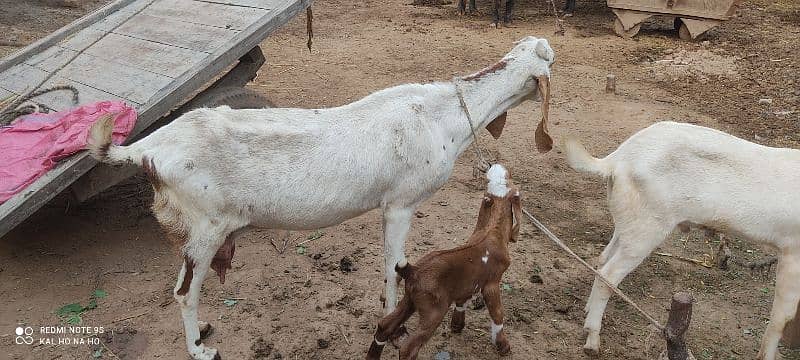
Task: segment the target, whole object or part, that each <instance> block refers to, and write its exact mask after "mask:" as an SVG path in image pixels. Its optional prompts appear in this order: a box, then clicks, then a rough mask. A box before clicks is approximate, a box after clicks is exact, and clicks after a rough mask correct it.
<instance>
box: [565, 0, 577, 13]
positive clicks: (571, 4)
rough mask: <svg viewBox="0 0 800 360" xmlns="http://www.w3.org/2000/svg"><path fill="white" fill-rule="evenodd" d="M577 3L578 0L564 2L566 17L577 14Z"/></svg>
mask: <svg viewBox="0 0 800 360" xmlns="http://www.w3.org/2000/svg"><path fill="white" fill-rule="evenodd" d="M575 1H576V0H566V2H564V14H565V15H566V14H569V15H572V13H573V12H575Z"/></svg>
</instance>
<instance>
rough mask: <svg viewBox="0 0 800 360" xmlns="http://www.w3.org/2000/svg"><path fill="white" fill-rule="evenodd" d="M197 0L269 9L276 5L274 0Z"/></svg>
mask: <svg viewBox="0 0 800 360" xmlns="http://www.w3.org/2000/svg"><path fill="white" fill-rule="evenodd" d="M197 1H202V2H209V3H215V4H223V5H233V6H245V7H254V8H259V9H267V10H269V9H272V8H274V7H275V2H274V1H272V0H197Z"/></svg>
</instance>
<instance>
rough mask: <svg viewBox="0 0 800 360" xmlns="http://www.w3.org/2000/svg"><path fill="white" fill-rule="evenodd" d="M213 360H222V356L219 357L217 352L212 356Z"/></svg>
mask: <svg viewBox="0 0 800 360" xmlns="http://www.w3.org/2000/svg"><path fill="white" fill-rule="evenodd" d="M214 360H222V356H220V355H219V351H217V354H216V355H214Z"/></svg>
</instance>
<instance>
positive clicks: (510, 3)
mask: <svg viewBox="0 0 800 360" xmlns="http://www.w3.org/2000/svg"><path fill="white" fill-rule="evenodd" d="M513 11H514V0H506V15H505V17H504V18H503V22H505V23H506V24H510V23H511V13H512V12H513Z"/></svg>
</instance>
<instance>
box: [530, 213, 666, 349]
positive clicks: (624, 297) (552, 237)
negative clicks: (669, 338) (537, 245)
mask: <svg viewBox="0 0 800 360" xmlns="http://www.w3.org/2000/svg"><path fill="white" fill-rule="evenodd" d="M522 212H523V213H524V214H525V216H527V217H528V219H529V220H530V221H531V222H532V223H533V225H534V226H536V227H537V228H538V229H539V230H541V231H542V232H543V233H544V234H545V235H547V237H548V238H550V240H552V241H553V242H554V243H556V245H558V247H560V248H561V249H562V250H564V251H566V252H567V254H569V255H570V256H572V257H573V258H575V260H578V262H579V263H581V264H583V266H585V267H586V268H587V269H589V270H591V272H593V273H594V275H595V276H597V278H598V279H600V281H602V282H603V283H604V284H606V286H608V287H609V288H610V289H611V291H613V292H614V293H615V294H617V295H618V296H619V297H621V298H622V300H625V302H627V303H628V304H630V305H631V306H633V308H634V309H636V311H638V312H639V313H641V314H642V316H644V317H645V318H646V319H647V320H648V321H650V323H652V324H653V326H655V327H656V328H657V329H658V330H659V331H660V332H661V333H662V334H663V332H664V325H661V323H660V322H658V320H656V319H655V318H654V317H652V316H650V314H648V313H646V312H645V311H644V310H642V308H640V307H639V305H637V304H636V303H635V302H633V300H631V298H629V297H628V296H627V295H625V294H624V293H623V292H622V291H621V290H620V289H618V288H617V287H616V286H614V285H612V284H611V282H610V281H608V279H606V278H605V277H603V275H601V274H600V272H599V271H597V270H595V268H593V267H592V266H591V265H589V263H587V262H586V261H584V260H583V259H581V257H580V256H578V254H576V253H575V252H573V251H572V250H571V249H570V248H569V246H567V245H566V244H564V242H563V241H561V240H560V239H559V238H558V237H557V236H556V235H555V234H553V233H552V232H550V230H549V229H548V228H547V227H546V226H544V224H542V223H541V222H540V221H539V220H537V219H536V218H535V217H533V215H531V214H530V213H529V212H528V209H525V208H522Z"/></svg>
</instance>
